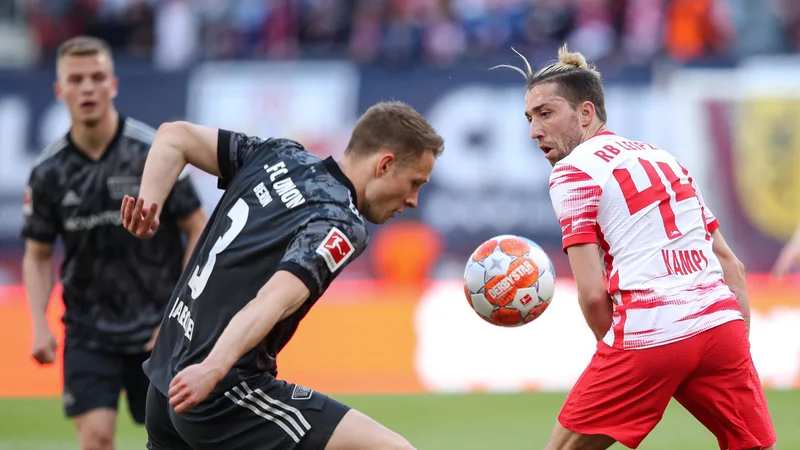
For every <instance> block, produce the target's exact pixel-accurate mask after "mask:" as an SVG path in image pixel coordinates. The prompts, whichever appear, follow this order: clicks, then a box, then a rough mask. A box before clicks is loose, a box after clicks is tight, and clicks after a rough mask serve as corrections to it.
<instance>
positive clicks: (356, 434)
mask: <svg viewBox="0 0 800 450" xmlns="http://www.w3.org/2000/svg"><path fill="white" fill-rule="evenodd" d="M376 448H379V449H381V450H415V449H414V446H412V445H411V444H410V443H409V442H408V441H407V440H405V438H403V437H402V436H400V435H399V434H397V433H395V432H394V431H392V430H390V429H388V428H386V427H385V426H383V425H381V424H379V423H378V422H376V421H375V420H373V419H371V418H369V417H367V416H366V415H364V414H362V413H360V412H358V411H356V410H355V409H351V410H349V411H347V414H345V415H344V417H343V418H342V421H341V422H339V425H338V426H337V427H336V430H334V431H333V435H331V439H330V440H329V441H328V445H326V446H325V450H370V449H376Z"/></svg>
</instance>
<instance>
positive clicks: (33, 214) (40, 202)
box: [22, 169, 61, 244]
mask: <svg viewBox="0 0 800 450" xmlns="http://www.w3.org/2000/svg"><path fill="white" fill-rule="evenodd" d="M51 187H52V186H51V185H50V184H48V182H47V180H46V179H45V176H44V174H42V173H40V172H38V171H37V170H36V169H34V170H33V171H32V172H31V175H30V178H29V179H28V186H27V187H26V188H25V199H24V203H23V207H22V213H23V222H22V236H23V237H24V238H28V239H34V240H37V241H40V242H45V243H49V244H51V243H53V242H55V240H56V238H57V237H58V233H59V231H60V230H61V224H60V221H59V220H58V210H57V209H56V206H55V205H56V202H57V199H56V198H55V195H56V193H55V192H53V191H52V189H50V188H51Z"/></svg>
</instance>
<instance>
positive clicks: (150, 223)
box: [119, 195, 159, 239]
mask: <svg viewBox="0 0 800 450" xmlns="http://www.w3.org/2000/svg"><path fill="white" fill-rule="evenodd" d="M119 214H120V220H122V226H124V227H125V229H126V230H128V231H130V232H131V233H133V234H134V235H135V236H136V237H138V238H140V239H149V238H151V237H153V235H154V234H156V230H158V225H159V221H158V205H157V204H156V203H151V204H150V206H148V207H147V208H145V206H144V199H142V198H140V199H138V200H136V199H135V198H133V197H131V196H129V195H126V196H125V197H124V198H123V199H122V206H121V207H120V210H119Z"/></svg>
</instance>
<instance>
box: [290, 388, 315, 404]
mask: <svg viewBox="0 0 800 450" xmlns="http://www.w3.org/2000/svg"><path fill="white" fill-rule="evenodd" d="M313 393H314V391H312V390H311V389H309V388H307V387H303V386H300V385H299V384H295V385H294V390H293V391H292V400H308V399H310V398H311V394H313Z"/></svg>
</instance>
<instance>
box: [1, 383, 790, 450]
mask: <svg viewBox="0 0 800 450" xmlns="http://www.w3.org/2000/svg"><path fill="white" fill-rule="evenodd" d="M564 397H565V394H564V393H525V394H471V395H369V396H367V395H359V396H336V398H337V399H339V400H341V401H344V402H345V403H347V404H348V405H350V406H352V407H354V408H357V409H359V410H361V411H362V412H364V413H366V414H367V415H370V416H372V417H373V418H375V419H377V420H378V421H380V422H382V423H384V424H386V425H387V426H388V427H390V428H392V429H394V430H395V431H397V432H399V433H400V434H402V435H403V436H405V437H406V438H407V439H408V440H409V441H411V443H412V444H414V445H415V446H416V447H417V448H418V449H420V450H426V449H433V450H523V449H525V450H529V449H530V450H532V449H541V448H543V447H544V444H545V443H546V441H547V438H548V436H549V435H550V430H551V429H552V427H553V423H554V421H555V417H556V414H557V413H558V410H559V408H560V406H561V403H562V402H563V400H564ZM767 400H768V402H769V405H770V409H771V411H772V417H773V420H774V422H775V428H776V431H777V434H778V443H779V448H783V449H800V426H798V425H800V421H798V418H797V417H798V416H797V415H798V413H800V390H794V391H768V392H767ZM117 436H118V439H117V444H118V445H117V449H118V450H128V449H143V448H144V443H145V440H146V438H145V433H144V429H143V428H141V427H136V426H134V425H133V423H132V421H131V420H130V417H129V416H128V414H127V412H125V413H123V414H121V415H120V418H119V420H118V435H117ZM77 448H78V446H77V444H76V440H75V431H74V429H73V426H72V423H71V422H69V421H68V420H66V419H64V417H63V416H62V415H61V404H60V401H59V399H0V450H12V449H13V450H66V449H77ZM613 448H614V449H622V448H624V447H622V446H620V445H616V446H614V447H613ZM639 448H640V449H644V450H662V449H663V450H666V449H680V450H695V449H697V450H709V449H714V448H717V446H716V440H715V439H714V438H713V436H712V435H711V434H710V433H709V432H708V431H706V429H705V428H703V427H702V425H700V424H699V423H697V422H696V421H695V420H694V419H693V418H692V417H691V416H690V415H689V414H688V413H686V411H684V410H683V408H681V407H680V405H678V404H677V403H674V402H673V403H672V404H671V405H670V407H669V408H668V409H667V412H666V414H665V415H664V418H663V420H662V421H661V423H660V424H659V426H658V427H656V429H655V430H654V431H653V432H652V433H651V434H650V436H648V437H647V439H646V440H645V441H644V443H643V444H642V445H641V446H640V447H639Z"/></svg>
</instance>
